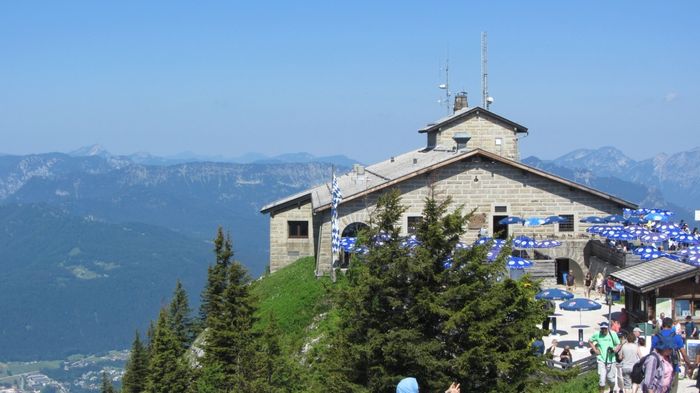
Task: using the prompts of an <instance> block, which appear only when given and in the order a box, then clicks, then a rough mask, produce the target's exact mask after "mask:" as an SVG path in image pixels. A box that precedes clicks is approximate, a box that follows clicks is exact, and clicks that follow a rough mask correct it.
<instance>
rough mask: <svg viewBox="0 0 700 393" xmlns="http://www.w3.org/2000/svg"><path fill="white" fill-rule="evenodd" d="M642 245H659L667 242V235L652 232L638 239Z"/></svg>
mask: <svg viewBox="0 0 700 393" xmlns="http://www.w3.org/2000/svg"><path fill="white" fill-rule="evenodd" d="M639 240H641V241H643V242H644V243H661V242H664V241H666V240H668V235H666V234H664V233H656V232H652V233H650V234H648V235H644V236H642V237H640V238H639Z"/></svg>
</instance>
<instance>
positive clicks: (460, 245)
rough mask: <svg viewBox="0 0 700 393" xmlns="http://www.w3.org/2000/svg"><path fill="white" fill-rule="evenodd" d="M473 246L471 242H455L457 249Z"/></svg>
mask: <svg viewBox="0 0 700 393" xmlns="http://www.w3.org/2000/svg"><path fill="white" fill-rule="evenodd" d="M471 248H472V245H471V244H466V243H462V242H457V244H455V250H469V249H471Z"/></svg>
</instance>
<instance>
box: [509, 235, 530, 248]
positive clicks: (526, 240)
mask: <svg viewBox="0 0 700 393" xmlns="http://www.w3.org/2000/svg"><path fill="white" fill-rule="evenodd" d="M513 245H514V246H515V247H517V248H535V239H533V238H531V237H527V236H518V237H516V238H515V239H514V240H513Z"/></svg>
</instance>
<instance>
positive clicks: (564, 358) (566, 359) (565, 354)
mask: <svg viewBox="0 0 700 393" xmlns="http://www.w3.org/2000/svg"><path fill="white" fill-rule="evenodd" d="M571 359H572V356H571V347H570V346H568V345H567V346H565V347H564V350H563V351H561V354H559V361H560V362H562V363H566V364H567V365H569V364H571ZM566 367H567V366H564V368H566Z"/></svg>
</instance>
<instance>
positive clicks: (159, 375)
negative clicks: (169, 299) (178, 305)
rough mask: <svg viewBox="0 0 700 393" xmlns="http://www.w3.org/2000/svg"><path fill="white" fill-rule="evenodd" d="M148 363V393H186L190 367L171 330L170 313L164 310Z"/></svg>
mask: <svg viewBox="0 0 700 393" xmlns="http://www.w3.org/2000/svg"><path fill="white" fill-rule="evenodd" d="M151 351H152V352H151V354H150V359H149V363H148V378H147V384H146V392H147V393H184V392H186V391H187V386H188V385H189V367H188V365H187V363H186V360H185V359H184V358H183V357H182V356H180V355H181V353H182V348H181V346H180V342H179V341H178V339H177V337H176V336H175V333H174V332H173V331H172V329H171V328H170V321H169V320H168V312H167V310H165V309H163V310H161V312H160V315H159V316H158V322H157V323H156V326H155V331H154V334H153V342H152V345H151Z"/></svg>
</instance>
